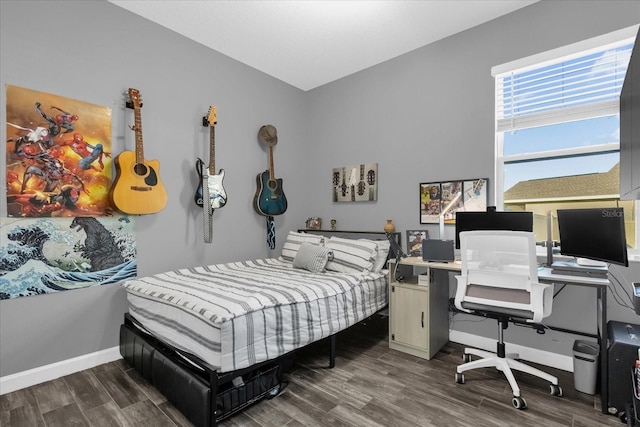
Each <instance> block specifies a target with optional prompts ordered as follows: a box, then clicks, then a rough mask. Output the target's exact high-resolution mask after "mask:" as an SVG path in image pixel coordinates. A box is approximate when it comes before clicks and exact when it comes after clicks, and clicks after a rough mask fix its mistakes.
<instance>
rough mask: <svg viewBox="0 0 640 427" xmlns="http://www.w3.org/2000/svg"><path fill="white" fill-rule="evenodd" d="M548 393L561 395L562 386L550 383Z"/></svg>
mask: <svg viewBox="0 0 640 427" xmlns="http://www.w3.org/2000/svg"><path fill="white" fill-rule="evenodd" d="M549 393H550V394H551V395H552V396H558V397H560V396H562V387H560V386H559V385H555V384H551V385H550V386H549Z"/></svg>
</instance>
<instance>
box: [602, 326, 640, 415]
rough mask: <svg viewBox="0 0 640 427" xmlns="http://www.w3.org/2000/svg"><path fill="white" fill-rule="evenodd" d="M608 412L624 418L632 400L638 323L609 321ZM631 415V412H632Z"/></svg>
mask: <svg viewBox="0 0 640 427" xmlns="http://www.w3.org/2000/svg"><path fill="white" fill-rule="evenodd" d="M607 331H608V333H609V350H608V356H609V369H608V375H609V380H608V386H607V390H608V391H609V413H614V414H616V413H617V414H618V415H619V416H622V418H626V416H625V415H626V414H625V413H626V411H627V405H628V404H630V403H632V402H633V377H632V375H631V374H630V373H631V372H632V371H633V367H634V365H635V362H636V360H637V359H638V348H640V325H634V324H632V323H624V322H617V321H613V320H611V321H609V322H608V323H607ZM632 415H633V414H632Z"/></svg>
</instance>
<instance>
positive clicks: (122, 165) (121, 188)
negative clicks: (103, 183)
mask: <svg viewBox="0 0 640 427" xmlns="http://www.w3.org/2000/svg"><path fill="white" fill-rule="evenodd" d="M141 107H142V103H141V98H140V92H139V91H138V90H137V89H129V101H128V102H127V108H133V112H134V123H135V124H134V125H133V126H130V128H131V129H132V130H133V131H134V132H135V137H136V150H135V152H134V151H123V152H122V153H120V154H119V155H118V156H117V157H116V158H115V160H114V164H115V167H116V178H115V180H114V182H113V186H112V187H111V201H112V203H113V205H114V206H115V207H116V209H118V210H119V211H121V212H124V213H127V214H132V215H143V214H152V213H157V212H160V211H161V210H162V209H164V208H165V206H166V205H167V191H166V189H165V188H164V185H163V184H162V181H161V180H160V175H159V172H160V163H159V162H158V161H157V160H146V159H145V158H144V151H143V146H142V119H141V117H140V116H141V114H140V108H141Z"/></svg>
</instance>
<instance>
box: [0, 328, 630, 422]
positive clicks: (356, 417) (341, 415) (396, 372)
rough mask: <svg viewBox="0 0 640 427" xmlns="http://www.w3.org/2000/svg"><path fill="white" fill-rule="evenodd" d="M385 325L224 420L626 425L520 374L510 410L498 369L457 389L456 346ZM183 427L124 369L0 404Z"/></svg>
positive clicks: (591, 400) (45, 416) (15, 411)
mask: <svg viewBox="0 0 640 427" xmlns="http://www.w3.org/2000/svg"><path fill="white" fill-rule="evenodd" d="M387 339H388V327H387V323H386V318H380V317H376V318H372V319H370V320H368V321H367V322H364V323H362V324H359V325H356V326H354V327H353V328H351V329H349V330H348V331H345V332H343V333H341V334H339V335H338V339H337V342H338V353H337V359H336V367H335V368H333V369H328V368H327V365H328V357H327V355H328V344H327V343H318V344H315V345H312V346H310V347H309V348H307V349H305V350H303V351H302V352H300V353H299V354H298V355H297V356H296V362H295V364H294V366H293V368H292V369H291V370H290V371H289V372H288V374H287V375H285V380H286V383H285V385H284V386H283V391H282V392H281V393H280V395H278V396H276V397H275V398H273V399H271V400H263V401H260V402H258V403H257V404H255V405H253V406H251V407H249V408H247V409H246V410H245V411H244V412H242V413H240V414H237V415H235V416H233V417H230V418H228V419H227V420H224V421H223V422H222V423H220V425H222V426H226V427H230V426H273V427H275V426H290V427H297V426H336V427H340V426H367V427H370V426H385V427H388V426H403V427H405V426H407V427H411V426H447V427H450V426H483V427H489V426H532V427H533V426H535V427H539V426H574V427H578V426H580V427H587V426H616V427H619V426H622V425H624V424H622V423H621V421H620V420H619V419H618V418H617V417H615V416H612V415H604V414H602V413H601V411H600V406H599V398H598V397H594V396H589V395H585V394H583V393H579V392H577V391H575V390H574V388H573V377H572V374H571V373H568V372H564V371H557V370H553V369H549V368H545V370H547V371H549V372H551V373H553V374H554V375H557V376H558V377H559V379H560V385H561V386H562V388H563V391H564V396H563V397H553V396H551V395H550V394H549V392H548V384H547V383H546V382H545V381H543V380H538V379H535V378H533V377H531V376H529V375H527V374H520V375H518V374H516V378H518V379H519V384H520V388H521V390H522V396H523V397H524V398H525V399H526V401H527V404H528V408H527V409H526V410H524V411H520V410H517V409H515V408H513V406H511V396H512V394H511V389H510V388H509V385H508V383H507V381H506V380H505V379H504V378H503V376H502V374H501V373H500V372H498V371H496V370H495V369H487V370H484V371H476V372H467V373H466V374H465V377H466V383H465V384H463V385H461V384H456V383H455V381H454V373H455V366H456V365H458V364H459V363H461V361H462V347H461V346H459V345H457V344H449V345H447V346H445V348H444V349H443V350H442V351H440V352H439V353H438V354H437V355H436V357H434V358H433V359H432V360H423V359H420V358H417V357H414V356H409V355H406V354H404V353H401V352H398V351H394V350H390V349H389V348H388V346H387ZM175 425H178V426H189V425H190V423H189V422H188V421H187V420H186V419H185V417H184V416H183V415H182V414H180V413H179V412H178V411H177V410H176V409H175V408H174V407H173V406H172V405H171V404H169V403H168V402H166V401H165V399H164V398H163V397H162V396H161V395H160V394H159V393H158V392H157V391H155V390H154V389H153V388H152V387H150V386H149V385H148V384H147V383H146V382H145V381H144V380H142V379H141V378H140V377H139V376H138V374H137V373H136V372H135V371H134V370H132V369H130V368H129V366H128V365H127V364H126V363H125V362H124V361H122V360H119V361H116V362H112V363H108V364H104V365H101V366H97V367H95V368H93V369H88V370H86V371H82V372H78V373H75V374H72V375H68V376H66V377H63V378H59V379H56V380H53V381H49V382H46V383H43V384H39V385H36V386H33V387H29V388H27V389H23V390H18V391H15V392H13V393H9V394H5V395H2V396H0V426H7V427H8V426H11V427H18V426H29V427H32V426H65V427H67V426H136V427H139V426H153V427H160V426H175Z"/></svg>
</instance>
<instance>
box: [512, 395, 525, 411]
mask: <svg viewBox="0 0 640 427" xmlns="http://www.w3.org/2000/svg"><path fill="white" fill-rule="evenodd" d="M511 404H512V405H513V407H514V408H516V409H527V401H526V400H524V399H523V398H522V397H520V396H513V399H511Z"/></svg>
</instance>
